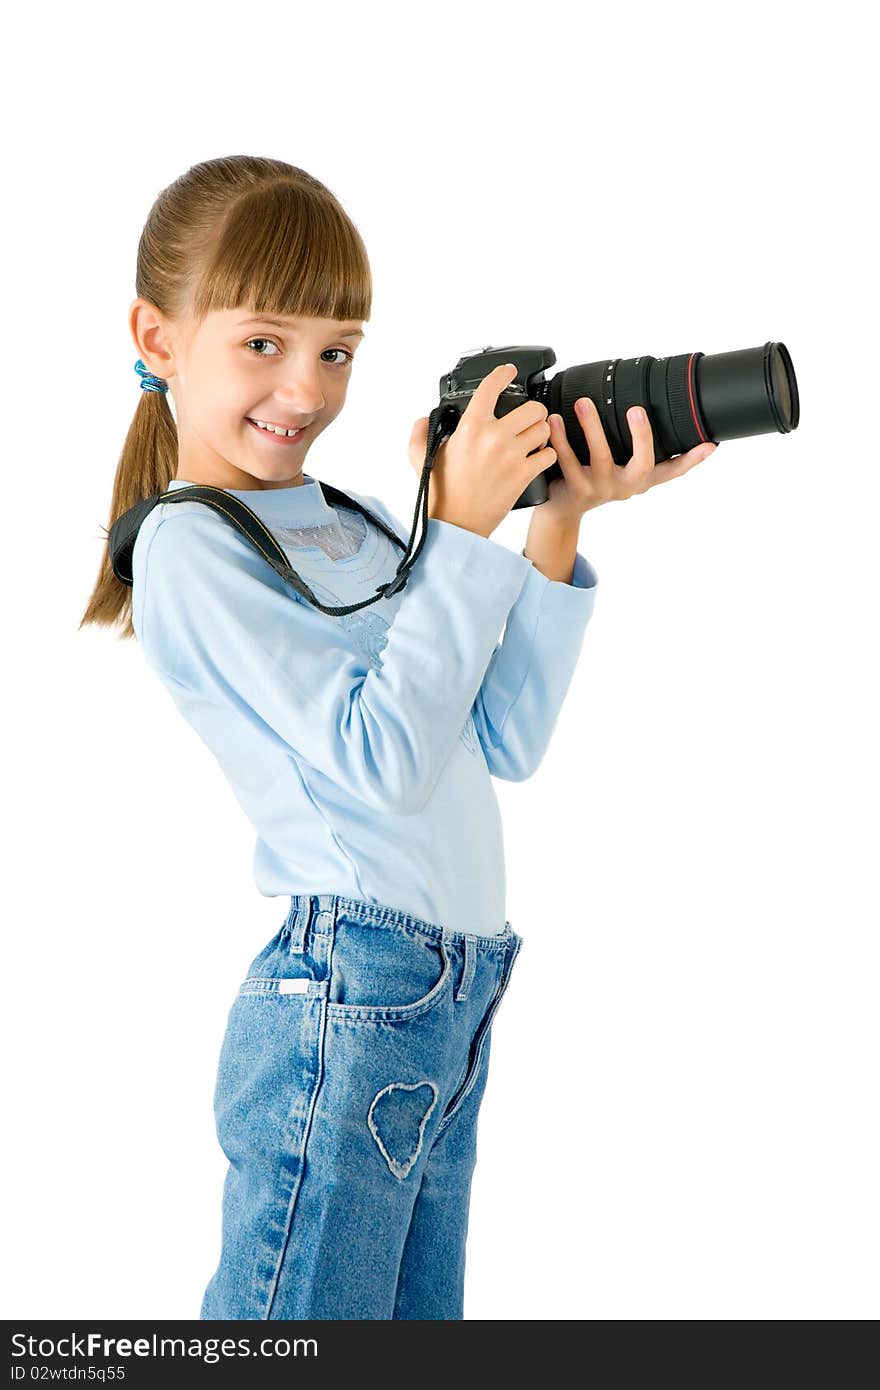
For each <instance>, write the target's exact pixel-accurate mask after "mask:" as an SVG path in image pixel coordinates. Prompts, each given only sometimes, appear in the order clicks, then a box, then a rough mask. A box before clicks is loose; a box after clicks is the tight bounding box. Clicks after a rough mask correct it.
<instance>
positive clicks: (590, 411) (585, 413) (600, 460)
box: [574, 396, 617, 477]
mask: <svg viewBox="0 0 880 1390" xmlns="http://www.w3.org/2000/svg"><path fill="white" fill-rule="evenodd" d="M574 408H575V414H576V415H577V418H578V423H579V424H580V427H581V429H582V430H583V432H584V438H585V439H586V441H587V444H588V446H589V450H590V467H591V468H593V469H595V476H596V477H600V476H606V477H613V475H614V469H615V468H616V466H617V465H616V464H615V462H614V455H613V454H612V452H611V448H610V445H609V443H608V440H607V439H606V437H605V431H604V430H603V428H602V421H601V420H600V419H599V412H598V411H597V409H596V407H595V405H594V404H593V402H592V401H591V400H590V398H589V396H582V397H581V398H580V400H577V401H575V406H574Z"/></svg>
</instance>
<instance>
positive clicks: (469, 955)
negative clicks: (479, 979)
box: [455, 935, 477, 999]
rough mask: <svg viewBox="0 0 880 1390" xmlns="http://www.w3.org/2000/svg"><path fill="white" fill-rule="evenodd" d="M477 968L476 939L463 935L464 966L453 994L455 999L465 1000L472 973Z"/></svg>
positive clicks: (472, 976)
mask: <svg viewBox="0 0 880 1390" xmlns="http://www.w3.org/2000/svg"><path fill="white" fill-rule="evenodd" d="M476 968H477V938H476V937H475V936H471V935H465V938H464V965H463V967H462V972H461V980H460V982H459V986H458V989H457V990H456V993H455V998H456V999H467V997H468V990H469V989H470V987H471V982H472V980H473V978H474V971H475V970H476Z"/></svg>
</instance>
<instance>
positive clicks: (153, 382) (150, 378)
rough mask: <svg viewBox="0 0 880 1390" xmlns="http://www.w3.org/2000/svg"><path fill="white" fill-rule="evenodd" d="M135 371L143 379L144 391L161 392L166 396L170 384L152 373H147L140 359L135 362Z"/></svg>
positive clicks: (142, 386) (142, 388)
mask: <svg viewBox="0 0 880 1390" xmlns="http://www.w3.org/2000/svg"><path fill="white" fill-rule="evenodd" d="M134 369H135V371H136V372H137V374H138V376H139V377H140V379H141V390H142V391H161V392H162V394H163V395H164V394H165V392H166V391H167V390H168V382H167V381H165V380H164V378H163V377H161V376H154V375H153V373H152V372H149V371H147V368H146V367H145V366H144V364H143V362H142V361H141V359H140V358H138V360H137V361H136V362H135V364H134Z"/></svg>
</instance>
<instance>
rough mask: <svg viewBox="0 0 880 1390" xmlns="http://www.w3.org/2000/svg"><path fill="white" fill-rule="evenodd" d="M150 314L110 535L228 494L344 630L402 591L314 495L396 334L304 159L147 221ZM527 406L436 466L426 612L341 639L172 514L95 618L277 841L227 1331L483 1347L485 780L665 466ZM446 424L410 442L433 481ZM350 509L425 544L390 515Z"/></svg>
mask: <svg viewBox="0 0 880 1390" xmlns="http://www.w3.org/2000/svg"><path fill="white" fill-rule="evenodd" d="M136 288H137V298H136V300H135V301H134V303H133V304H132V306H131V310H130V316H129V323H130V329H131V332H132V336H133V339H134V341H135V343H136V345H137V350H138V354H139V357H138V361H137V364H136V369H137V371H138V373H139V375H140V378H141V380H140V386H141V388H142V389H141V392H140V397H139V403H138V407H137V410H136V413H135V417H134V421H133V423H132V425H131V427H130V429H129V432H128V435H127V438H126V440H125V445H124V447H123V450H122V455H121V458H120V461H119V466H118V468H117V472H116V478H115V482H114V489H113V497H112V502H111V509H110V512H111V515H110V521H111V524H112V522H113V521H114V520H115V519H116V518H117V517H119V516H120V515H121V514H122V513H123V512H125V511H126V510H127V509H129V508H130V507H132V506H134V505H135V504H136V503H138V502H139V501H141V500H142V499H145V498H148V497H152V496H154V495H156V494H157V493H161V492H163V491H167V492H173V491H174V490H175V489H176V488H184V487H188V486H191V485H192V484H194V483H203V484H204V483H207V484H210V485H211V486H213V487H216V488H220V489H225V490H227V491H228V492H229V493H231V494H232V495H234V496H235V497H238V498H240V499H241V500H242V501H243V502H245V503H247V505H248V506H249V507H250V508H251V509H252V510H253V511H254V512H255V513H256V514H257V516H258V517H259V518H260V520H261V521H262V523H263V524H264V525H265V526H266V527H267V528H269V529H270V530H271V532H272V533H273V535H274V536H275V538H276V539H277V541H278V542H279V543H280V544H281V546H282V547H283V548H284V550H285V553H286V555H287V556H288V558H289V560H290V563H291V565H292V566H293V568H294V569H295V570H296V571H297V572H298V573H299V574H300V575H301V576H302V578H304V579H305V580H306V582H307V583H308V584H309V585H310V586H311V588H312V590H313V591H314V593H315V595H316V597H317V598H318V600H319V602H320V603H322V604H324V605H327V606H330V605H338V606H340V607H345V606H346V605H350V604H355V603H357V602H358V601H359V600H362V599H363V598H366V597H369V596H370V595H373V594H375V592H376V589H377V587H378V586H379V585H381V584H382V583H384V582H387V581H389V580H391V579H392V578H393V577H394V575H395V572H396V566H397V561H398V559H399V554H398V549H397V548H396V547H395V545H394V544H393V543H392V540H391V539H390V538H389V536H388V534H386V532H385V531H384V530H383V529H382V528H381V527H380V526H379V525H378V524H373V522H372V521H371V520H370V517H369V516H364V515H363V514H361V513H359V512H356V511H354V510H352V509H349V508H345V507H341V506H339V507H335V508H334V507H333V506H331V505H330V503H329V502H328V500H327V498H326V496H325V493H324V490H323V489H322V485H321V483H320V482H319V481H318V479H317V478H315V477H314V476H311V475H309V474H307V473H306V472H305V471H304V463H305V459H306V455H307V453H308V451H309V449H310V448H311V447H312V445H313V443H314V442H315V440H316V439H317V437H318V436H319V435H320V434H321V433H322V432H323V431H324V430H325V429H326V428H327V427H328V425H329V424H330V423H331V422H332V421H333V420H334V419H335V418H336V416H337V415H338V414H339V412H340V410H341V409H342V407H343V405H344V402H345V396H346V391H347V389H348V383H349V380H350V377H351V372H352V369H353V368H352V364H353V362H354V359H355V356H356V353H357V351H358V345H359V343H360V341H361V339H362V338H363V330H362V327H361V324H362V322H363V321H365V320H367V319H368V318H369V315H370V309H371V298H372V287H371V277H370V269H369V263H368V260H367V255H366V251H365V248H364V245H363V242H362V240H361V238H360V236H359V234H358V232H357V230H356V229H355V227H354V226H353V224H352V223H351V221H350V220H349V218H348V217H347V215H346V214H345V212H344V211H343V209H342V207H341V206H340V204H339V203H338V202H337V200H336V199H335V198H334V196H333V195H332V194H331V193H330V191H329V190H328V189H327V188H326V187H325V186H324V185H323V184H321V183H319V182H318V181H317V180H316V179H314V178H313V177H311V176H310V175H308V174H307V173H305V172H304V171H303V170H302V169H298V168H296V167H294V166H291V165H289V164H286V163H283V162H281V161H278V160H273V159H261V158H251V157H244V156H242V157H234V158H226V159H217V160H212V161H209V162H207V163H203V164H199V165H196V166H194V167H193V168H191V169H190V170H189V171H188V172H187V173H185V174H184V175H182V176H181V177H180V178H179V179H177V180H176V181H175V182H174V183H173V184H171V185H170V186H169V187H168V188H166V189H164V190H163V191H162V192H161V193H160V195H159V197H158V198H157V199H156V202H155V204H154V205H153V207H152V209H151V211H150V214H149V216H148V218H147V222H146V225H145V227H144V230H143V233H142V236H141V240H140V244H139V247H138V256H137V274H136ZM512 377H513V372H512V371H510V370H509V369H508V368H506V367H502V368H499V369H498V370H497V371H496V372H494V373H492V374H491V376H489V377H487V378H486V380H485V381H484V382H483V383H482V384H481V386H480V388H479V390H478V391H477V392H476V393H475V394H474V396H473V397H472V400H471V402H470V404H469V406H468V410H467V411H466V412H465V415H464V416H463V417H462V420H461V422H460V423H459V427H458V429H457V430H456V431H455V433H454V434H453V436H452V437H451V438H450V439H449V441H448V442H447V443H446V444H444V445H443V446H442V447H441V449H440V450H439V451H438V454H437V458H436V462H435V466H434V469H433V472H432V475H431V481H430V490H429V518H430V519H429V521H428V525H427V530H426V534H425V539H424V544H423V547H422V550H421V553H420V554H419V556H418V559H417V561H416V563H415V565H414V567H413V569H412V571H411V573H410V576H409V579H408V582H407V584H406V585H405V587H404V588H403V589H400V590H397V591H396V592H395V593H393V594H392V595H389V596H388V597H380V598H379V599H378V601H377V602H376V603H375V604H374V605H371V606H370V607H366V608H362V609H360V610H359V611H357V612H354V613H347V614H343V615H340V616H328V615H327V614H325V613H323V612H321V611H320V610H319V609H317V608H316V607H314V606H313V605H312V604H310V603H309V602H307V601H306V600H305V599H304V598H302V597H301V595H300V594H299V593H298V592H297V591H296V590H295V589H294V587H293V586H292V585H290V584H289V583H287V582H285V581H284V580H283V579H282V578H281V577H280V576H279V575H278V574H277V572H276V571H275V570H274V569H273V568H272V566H271V565H269V564H268V563H267V562H266V560H265V558H264V557H263V556H262V555H261V554H260V553H258V551H257V550H256V549H255V548H254V547H253V546H252V545H251V543H250V542H249V541H248V540H247V538H245V537H244V536H242V535H241V533H240V532H239V531H238V530H236V528H235V527H233V526H232V525H230V524H229V523H228V521H227V520H226V519H224V517H223V516H222V515H220V514H218V513H217V512H215V511H214V510H213V509H211V508H209V507H207V506H205V505H204V503H201V502H198V501H195V500H192V501H189V500H188V501H183V502H179V503H170V502H160V503H157V504H156V505H155V506H154V507H153V509H152V511H149V512H148V514H147V516H146V518H145V520H144V521H143V523H142V525H141V527H140V530H139V532H138V534H137V539H136V542H135V546H134V551H133V555H132V578H133V587H132V588H131V589H129V588H128V586H127V585H126V584H124V583H122V582H121V581H120V580H119V579H117V578H116V576H115V574H114V571H113V569H112V566H111V563H110V558H109V554H105V555H104V557H103V561H102V568H101V572H100V575H99V578H98V582H97V584H96V586H95V590H94V593H93V594H92V596H91V600H90V602H89V606H88V608H87V609H86V612H85V614H84V617H83V620H82V621H83V623H86V622H95V623H102V624H107V625H110V624H114V623H121V625H122V632H123V635H124V636H132V635H135V636H136V637H137V639H138V641H139V643H140V645H141V648H142V650H143V652H144V656H145V657H146V660H147V661H148V663H149V664H150V665H151V666H152V667H153V669H154V670H155V672H156V673H157V675H158V677H159V678H160V680H161V681H162V682H163V684H164V685H165V686H166V688H167V690H168V691H169V693H170V695H171V697H172V699H173V700H174V702H175V704H176V705H177V706H178V708H179V709H180V711H181V713H182V715H183V716H184V718H185V719H186V720H188V721H189V723H190V724H191V725H192V726H193V728H194V729H195V730H196V731H197V733H198V734H199V736H200V737H201V738H202V739H203V740H204V741H205V743H206V744H207V745H208V747H209V748H210V749H211V750H212V751H213V753H214V754H215V755H216V757H217V758H218V760H219V762H220V764H221V766H222V768H223V771H224V773H225V774H226V776H227V778H228V780H229V782H230V784H231V787H232V789H233V792H234V793H235V795H236V797H237V798H238V800H239V803H240V804H241V806H242V808H243V809H244V811H245V813H246V815H247V816H248V818H249V819H250V821H251V822H252V824H253V826H254V828H255V830H256V832H257V841H256V850H255V856H254V871H255V877H256V882H257V887H258V889H259V891H260V892H261V893H262V894H264V895H266V896H269V897H284V898H285V899H289V909H287V910H286V911H285V916H284V920H283V921H282V923H281V925H280V927H279V928H278V930H277V932H276V933H275V935H274V936H273V937H272V939H271V941H269V942H268V943H267V945H266V946H265V947H264V949H263V950H261V951H260V953H259V954H258V955H257V956H256V958H255V959H254V960H253V961H252V962H251V964H250V966H249V968H248V969H247V971H246V973H245V976H244V978H243V980H242V983H241V986H240V989H239V991H238V993H237V996H236V998H235V999H234V1001H233V1002H232V1006H231V1009H230V1012H229V1016H228V1021H227V1026H226V1032H225V1035H224V1039H223V1044H222V1048H221V1053H220V1059H219V1065H218V1073H217V1082H216V1089H215V1094H214V1108H215V1115H216V1123H217V1134H218V1138H219V1142H220V1144H221V1146H222V1148H223V1150H224V1152H225V1154H226V1156H227V1157H228V1159H229V1168H228V1170H227V1174H226V1179H225V1184H224V1189H223V1210H222V1231H221V1244H220V1255H219V1262H218V1264H217V1267H216V1270H215V1272H214V1273H213V1276H212V1277H211V1279H210V1282H209V1283H208V1286H207V1288H206V1290H205V1293H204V1297H203V1301H202V1306H201V1313H200V1316H201V1317H202V1318H206V1319H227V1318H233V1319H248V1318H267V1319H268V1318H277V1319H281V1318H321V1319H373V1318H375V1319H380V1318H381V1319H385V1318H389V1319H390V1318H406V1319H460V1318H462V1317H463V1286H464V1267H465V1237H466V1231H467V1222H468V1201H469V1194H470V1186H471V1178H472V1173H473V1170H474V1165H475V1160H476V1132H477V1117H478V1112H479V1108H480V1103H481V1099H482V1096H483V1092H484V1088H485V1085H486V1077H487V1068H488V1064H489V1051H490V1037H491V1025H492V1021H493V1018H494V1016H495V1013H496V1012H497V1009H498V1006H499V1003H500V1001H501V999H502V997H503V994H504V991H505V990H506V988H507V985H508V983H509V980H510V975H511V970H512V968H513V964H514V961H515V960H516V957H517V954H518V952H519V949H520V947H521V945H522V938H521V937H520V936H519V935H517V934H516V933H515V932H514V931H513V930H512V929H511V924H510V922H509V921H506V920H505V916H504V861H503V847H502V836H501V826H500V819H499V813H498V807H497V802H496V799H495V793H494V789H493V785H492V781H491V778H492V777H493V776H495V777H502V778H505V779H508V780H513V781H519V780H522V779H524V778H526V777H529V776H531V774H532V773H533V772H534V771H535V769H536V767H537V766H538V765H539V763H540V761H541V758H542V756H543V754H544V751H545V749H546V747H547V745H548V742H549V739H550V736H551V733H552V731H553V727H554V724H555V721H556V718H557V715H558V712H559V709H560V707H561V705H562V702H563V699H564V697H565V694H566V691H567V689H568V686H569V683H570V680H571V676H572V673H573V670H574V667H575V664H576V661H577V659H578V655H579V652H580V648H581V645H582V640H583V635H584V631H585V628H586V626H587V622H588V620H589V618H590V615H591V612H592V609H593V603H594V599H595V592H596V585H597V578H596V574H595V572H594V570H593V569H592V567H591V566H590V564H589V563H588V562H587V560H586V559H585V558H584V557H583V556H582V555H580V554H578V553H577V539H578V529H579V524H580V519H581V516H582V515H583V513H584V512H585V511H586V510H587V509H588V508H589V507H592V506H596V505H599V503H600V502H603V501H608V500H610V499H611V498H612V497H623V496H627V495H630V494H631V492H634V491H644V489H645V487H646V486H649V485H650V483H649V482H648V481H647V480H648V478H649V477H650V475H651V471H652V470H653V450H652V448H651V441H650V428H649V427H641V428H640V427H638V426H635V425H634V426H633V435H634V437H635V438H636V440H637V441H638V443H637V452H636V458H635V459H634V460H633V465H631V468H630V469H627V470H623V469H619V468H617V467H616V466H615V465H614V464H613V463H612V461H611V459H610V454H608V452H607V444H606V442H605V440H604V436H603V434H602V431H601V428H600V427H599V425H598V423H597V422H596V419H595V416H593V417H590V416H588V415H582V416H581V419H582V420H583V424H584V430H585V433H586V435H587V439H588V442H589V444H590V448H591V463H592V467H591V468H583V467H582V466H581V465H580V463H579V462H578V461H577V459H576V458H575V456H574V454H573V452H572V451H571V448H570V446H569V445H568V443H567V441H566V440H565V437H564V434H563V433H562V432H561V430H560V429H559V427H558V424H557V422H556V420H555V419H554V421H553V422H548V420H547V418H546V410H545V408H544V407H543V406H542V405H540V404H539V403H538V402H535V401H529V402H527V403H525V404H524V405H522V406H520V407H519V408H518V409H516V410H515V411H513V412H511V413H510V414H508V415H507V416H505V417H503V418H496V416H495V414H494V407H495V402H496V400H497V397H498V395H499V393H500V391H501V390H502V389H503V388H504V387H505V386H506V385H507V384H508V383H509V382H510V381H511V380H512ZM169 390H170V391H171V393H172V395H173V399H174V405H175V412H174V415H173V416H172V413H171V411H170V409H169V406H168V402H167V392H168V391H169ZM584 406H585V402H583V401H582V402H579V403H578V408H579V409H580V410H582V409H583V408H584ZM427 428H428V420H427V418H423V419H422V420H420V421H418V422H417V423H416V426H415V428H414V430H413V435H412V439H411V442H410V459H411V462H412V464H413V466H414V467H416V468H417V469H418V470H419V471H420V470H421V465H422V462H423V459H424V454H425V450H426V441H427ZM548 435H549V436H550V438H552V440H553V445H554V447H553V448H549V447H541V446H543V445H546V441H547V438H548ZM532 451H535V452H532ZM696 453H697V451H693V454H694V455H696ZM557 457H558V459H559V461H560V465H561V466H562V468H563V470H564V474H565V476H564V478H563V479H559V480H557V481H556V482H554V483H553V484H552V485H551V496H550V498H549V500H548V501H547V502H545V503H544V504H542V505H541V506H538V507H536V508H535V509H534V511H533V513H532V517H531V524H530V527H529V533H528V541H527V544H526V547H525V550H524V551H523V552H522V554H519V555H515V554H513V553H512V552H511V551H509V550H508V549H507V548H505V547H504V546H501V545H499V544H497V543H496V542H495V541H493V540H491V539H490V538H489V537H490V534H491V532H492V530H494V528H495V527H496V526H497V525H498V523H499V522H500V521H501V520H502V519H503V517H504V516H505V515H507V513H508V512H509V511H510V509H511V507H512V505H513V503H514V502H515V501H516V500H517V498H518V497H519V496H520V495H521V494H522V492H523V491H524V489H525V488H526V486H527V485H528V483H529V482H530V481H531V479H532V478H534V477H536V476H537V475H538V473H540V472H542V471H543V470H544V469H545V468H547V467H548V466H549V465H550V463H552V462H553V460H554V459H555V458H557ZM696 461H697V459H696V457H692V456H690V455H688V456H682V458H680V459H678V460H676V465H675V467H676V469H677V470H678V471H684V468H685V467H686V466H690V464H692V463H693V462H696ZM667 467H669V468H671V467H672V465H667ZM630 473H633V474H634V475H635V476H627V477H626V478H625V479H624V478H623V476H622V475H624V474H627V475H630ZM655 480H656V481H661V480H662V479H661V477H660V473H659V470H657V476H656V479H655ZM353 497H354V499H355V500H356V501H358V502H360V503H362V504H363V505H364V506H365V509H366V510H367V511H368V512H371V513H372V515H373V516H374V517H377V518H379V519H380V520H381V521H382V522H384V523H385V525H386V526H387V527H388V528H389V529H390V530H391V531H392V532H396V533H397V534H398V535H399V536H400V537H401V540H402V543H403V544H405V542H406V540H407V538H408V528H406V527H404V526H403V525H402V523H401V522H400V521H398V520H397V519H396V518H395V517H394V516H393V515H392V514H391V513H390V512H389V511H388V509H387V508H386V507H385V506H384V505H383V504H382V503H381V502H380V501H379V500H378V499H377V498H375V497H372V496H366V495H363V494H360V493H355V494H353ZM502 627H504V636H503V641H501V642H498V641H497V639H498V636H499V632H500V630H501V628H502Z"/></svg>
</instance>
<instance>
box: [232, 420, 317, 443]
mask: <svg viewBox="0 0 880 1390" xmlns="http://www.w3.org/2000/svg"><path fill="white" fill-rule="evenodd" d="M244 418H245V419H246V420H247V422H248V424H249V425H250V427H251V429H252V430H256V432H257V434H260V435H262V436H263V438H264V439H268V440H269V443H270V444H297V443H298V442H299V440H300V439H302V437H303V435H304V434H305V432H306V430H307V429H308V426H307V425H306V426H304V427H303V429H301V430H297V432H296V434H276V433H275V431H274V430H265V429H263V428H262V426H261V425H258V424H257V423H256V421H254V420H252V419H251V417H250V416H249V415H246V416H245V417H244Z"/></svg>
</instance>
